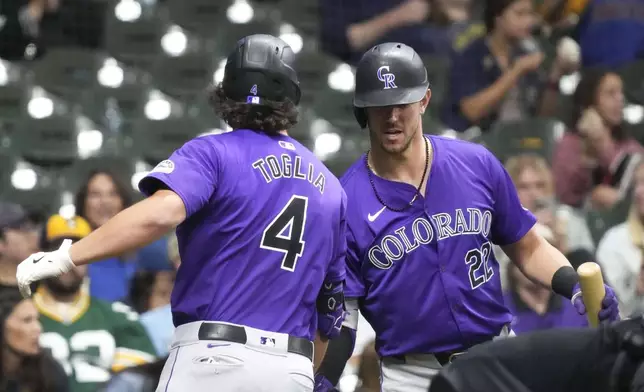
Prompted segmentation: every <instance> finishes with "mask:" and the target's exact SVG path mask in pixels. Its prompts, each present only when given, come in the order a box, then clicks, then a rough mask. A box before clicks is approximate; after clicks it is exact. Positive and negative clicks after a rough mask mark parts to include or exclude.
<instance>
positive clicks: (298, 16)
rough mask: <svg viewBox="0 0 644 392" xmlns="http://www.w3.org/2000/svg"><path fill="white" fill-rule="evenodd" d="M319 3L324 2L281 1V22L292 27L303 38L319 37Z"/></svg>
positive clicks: (314, 0) (303, 0)
mask: <svg viewBox="0 0 644 392" xmlns="http://www.w3.org/2000/svg"><path fill="white" fill-rule="evenodd" d="M319 1H324V0H282V1H281V2H280V4H279V10H280V12H281V14H282V15H281V16H282V21H283V22H286V23H288V24H291V25H293V26H294V27H295V28H296V29H297V31H298V33H299V34H300V35H303V36H304V37H305V38H317V37H319V31H320V16H319V10H318V7H319Z"/></svg>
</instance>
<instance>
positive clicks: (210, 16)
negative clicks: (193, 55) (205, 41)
mask: <svg viewBox="0 0 644 392" xmlns="http://www.w3.org/2000/svg"><path fill="white" fill-rule="evenodd" d="M229 5H230V2H226V1H212V0H166V6H167V8H168V13H169V15H170V17H171V19H172V21H173V22H174V23H176V24H177V25H179V26H181V27H183V28H185V29H186V30H188V31H191V32H194V33H196V34H197V35H200V36H202V37H205V38H209V37H213V36H215V34H216V33H218V32H219V30H218V29H219V26H220V25H221V24H223V23H227V20H226V10H227V9H228V7H229Z"/></svg>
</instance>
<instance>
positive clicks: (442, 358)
mask: <svg viewBox="0 0 644 392" xmlns="http://www.w3.org/2000/svg"><path fill="white" fill-rule="evenodd" d="M461 354H465V351H444V352H442V353H432V354H427V355H433V356H434V357H436V360H437V361H438V363H440V365H441V366H445V365H447V364H449V363H452V362H453V361H454V359H456V358H457V357H458V356H460V355H461ZM389 358H394V359H396V360H399V361H403V362H406V361H407V355H390V356H389Z"/></svg>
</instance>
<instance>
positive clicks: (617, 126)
mask: <svg viewBox="0 0 644 392" xmlns="http://www.w3.org/2000/svg"><path fill="white" fill-rule="evenodd" d="M573 101H574V105H575V107H574V116H573V119H572V122H571V124H570V125H571V126H570V127H569V129H568V131H567V132H566V133H565V134H564V136H563V138H562V139H561V140H560V141H559V144H558V146H557V148H556V151H555V154H554V157H553V169H554V173H555V185H556V193H557V198H558V199H559V201H561V202H562V203H565V204H568V205H570V206H573V207H576V208H581V207H584V206H585V202H586V201H587V200H589V201H590V204H591V206H592V207H593V208H597V209H610V208H612V207H613V206H615V205H616V204H617V203H618V202H619V201H620V200H622V199H623V197H624V196H625V194H626V193H627V191H628V189H629V188H630V183H631V180H630V179H631V176H632V171H633V170H632V168H633V167H634V166H635V165H637V162H638V160H639V159H640V158H639V156H638V155H637V153H641V152H643V151H644V147H642V146H641V145H640V144H639V143H638V142H637V141H636V140H635V139H633V138H632V137H630V136H629V135H628V134H627V133H626V130H625V129H624V126H623V110H624V88H623V83H622V79H621V78H620V76H619V75H618V74H616V73H614V72H611V71H607V70H602V69H589V70H587V71H586V72H585V74H584V75H583V76H582V79H581V81H580V82H579V84H578V85H577V89H576V91H575V94H574V96H573Z"/></svg>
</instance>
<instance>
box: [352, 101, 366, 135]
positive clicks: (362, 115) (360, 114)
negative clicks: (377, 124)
mask: <svg viewBox="0 0 644 392" xmlns="http://www.w3.org/2000/svg"><path fill="white" fill-rule="evenodd" d="M353 115H354V116H355V117H356V120H358V124H360V128H362V129H365V128H366V127H367V112H366V111H365V110H364V108H357V107H355V106H354V107H353Z"/></svg>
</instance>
